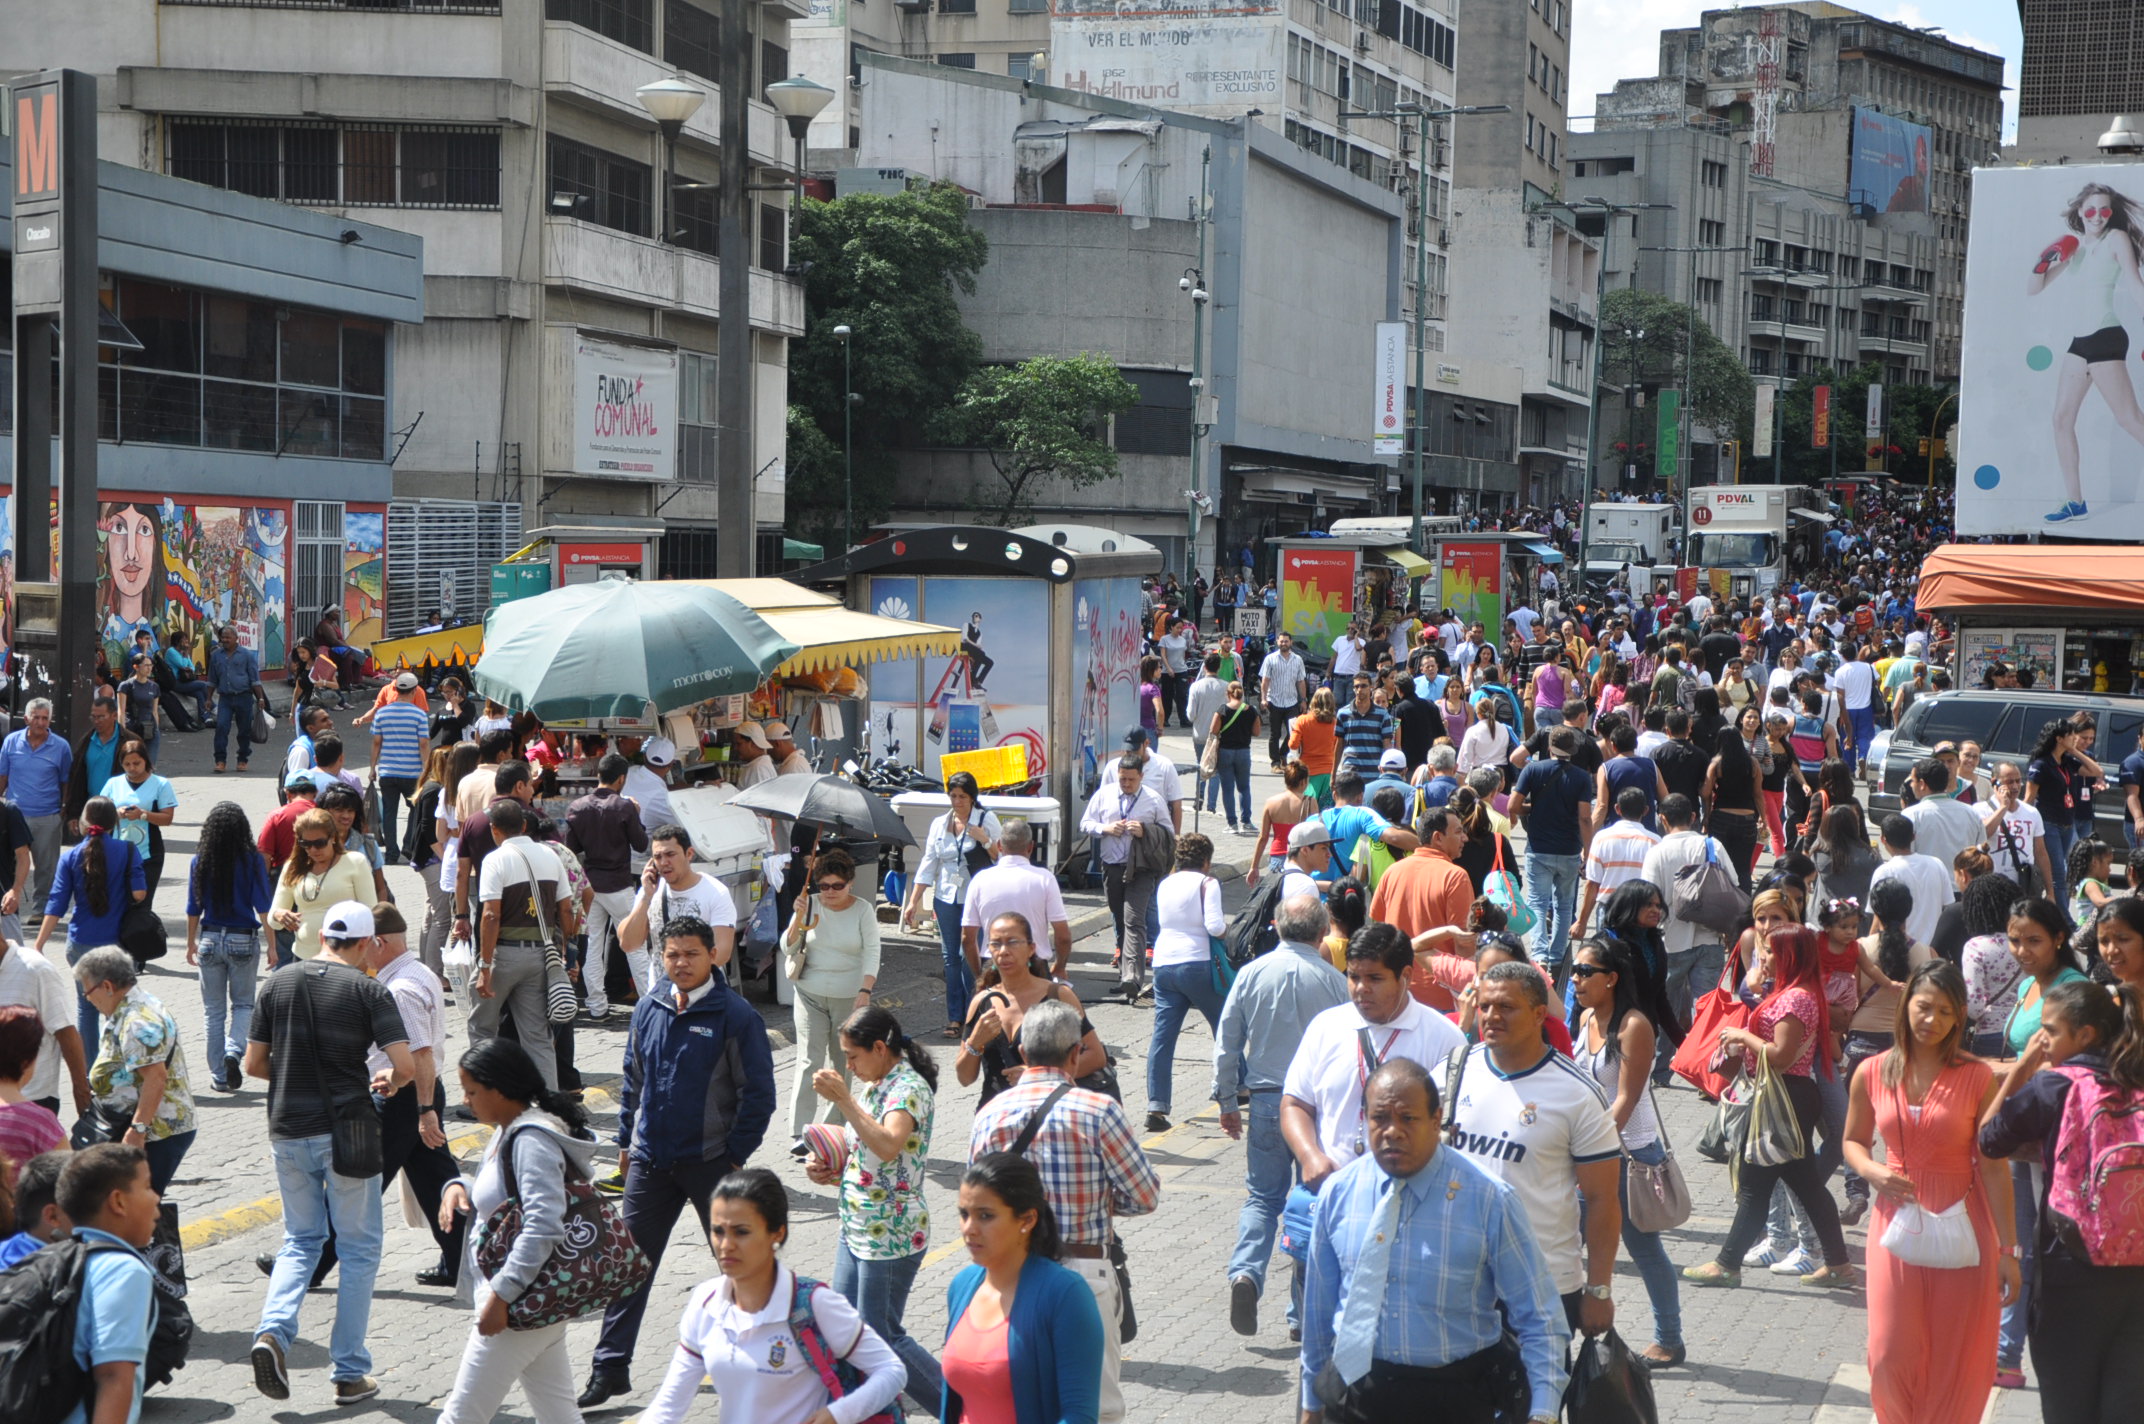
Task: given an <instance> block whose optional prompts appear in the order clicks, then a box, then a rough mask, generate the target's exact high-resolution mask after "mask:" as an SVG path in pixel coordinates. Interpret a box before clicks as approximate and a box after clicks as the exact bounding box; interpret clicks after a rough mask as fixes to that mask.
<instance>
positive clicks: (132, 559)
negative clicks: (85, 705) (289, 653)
mask: <svg viewBox="0 0 2144 1424" xmlns="http://www.w3.org/2000/svg"><path fill="white" fill-rule="evenodd" d="M97 532H98V542H99V544H100V546H101V547H100V554H99V558H98V568H97V606H98V610H99V621H100V625H101V632H102V641H103V644H104V653H105V657H106V658H107V659H108V660H110V662H111V663H112V665H113V666H114V667H115V668H116V667H118V666H119V665H120V660H121V659H122V658H123V656H124V655H125V651H126V648H127V645H128V644H129V643H130V642H131V641H132V640H133V636H134V630H135V629H137V628H147V629H149V630H150V631H151V632H153V633H155V634H156V636H157V640H158V641H159V642H160V643H167V644H168V643H173V642H176V643H178V644H179V645H180V646H182V647H184V648H186V649H187V650H188V651H189V652H190V653H191V654H192V656H193V657H194V658H195V659H196V660H199V659H201V658H203V657H205V656H206V655H207V646H208V643H209V642H210V640H211V638H212V634H213V630H214V629H215V628H216V627H217V626H219V625H221V624H224V623H230V624H232V625H233V626H234V627H235V628H236V629H237V630H238V637H239V641H240V643H242V644H243V645H244V646H246V647H248V648H251V649H252V650H253V651H254V652H256V653H258V654H260V659H261V663H262V665H263V666H265V667H279V666H281V665H282V663H283V655H284V652H285V650H286V648H287V647H288V643H289V639H288V636H287V630H286V628H285V620H286V614H285V612H284V566H285V550H286V549H287V547H288V545H289V534H290V516H289V515H288V514H287V513H286V512H285V511H283V510H281V509H271V508H260V507H250V508H245V507H237V506H231V505H206V504H199V505H196V504H186V505H182V504H177V503H174V502H173V501H171V500H164V501H162V502H161V503H158V502H156V501H151V500H107V501H105V503H104V504H102V505H101V506H99V508H98V513H97Z"/></svg>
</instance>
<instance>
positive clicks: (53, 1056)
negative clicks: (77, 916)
mask: <svg viewBox="0 0 2144 1424" xmlns="http://www.w3.org/2000/svg"><path fill="white" fill-rule="evenodd" d="M7 1004H21V1005H23V1006H24V1007H25V1008H30V1009H35V1010H36V1011H37V1017H38V1018H39V1019H40V1020H41V1021H42V1022H43V1023H44V1026H45V1037H44V1041H43V1042H42V1043H40V1044H39V1045H38V1048H37V1057H36V1059H35V1060H33V1062H32V1065H31V1068H30V1076H29V1077H27V1078H25V1079H23V1080H22V1084H21V1086H22V1095H23V1096H24V1097H25V1098H28V1099H29V1100H30V1101H31V1102H33V1103H41V1104H43V1105H44V1106H45V1107H47V1108H50V1109H51V1110H52V1111H53V1112H54V1113H58V1112H59V1110H60V1068H61V1066H62V1065H64V1066H65V1067H66V1069H67V1079H68V1082H69V1083H71V1084H72V1085H73V1089H74V1092H73V1099H74V1110H75V1113H76V1114H77V1115H78V1116H85V1115H87V1114H88V1112H89V1106H90V1092H89V1060H88V1059H86V1058H84V1057H83V1056H82V1031H81V1029H79V1028H77V1027H76V1026H75V988H74V985H73V984H72V983H71V982H69V980H68V977H67V972H66V971H65V970H63V969H61V968H60V967H59V966H58V965H57V964H54V963H53V962H52V961H51V960H49V959H47V958H45V956H44V955H42V954H40V953H38V952H37V951H36V950H35V949H32V948H31V947H30V946H29V945H26V944H15V943H12V942H10V941H8V940H4V939H0V1005H7ZM210 1047H211V1049H212V1050H213V1051H212V1053H211V1057H210V1061H211V1062H212V1063H214V1064H216V1065H217V1070H216V1071H217V1072H218V1073H219V1074H220V1073H221V1072H222V1071H223V1070H222V1066H221V1065H222V1063H223V1056H222V1055H223V1045H222V1044H220V1043H218V1044H212V1045H210Z"/></svg>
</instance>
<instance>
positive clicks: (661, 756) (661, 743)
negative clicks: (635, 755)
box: [640, 737, 677, 766]
mask: <svg viewBox="0 0 2144 1424" xmlns="http://www.w3.org/2000/svg"><path fill="white" fill-rule="evenodd" d="M640 759H641V760H642V761H644V762H646V763H647V764H648V765H649V766H668V765H670V763H672V762H674V761H676V760H677V743H675V742H673V741H671V740H670V739H669V738H668V737H650V738H648V739H647V740H646V741H644V742H642V743H641V744H640Z"/></svg>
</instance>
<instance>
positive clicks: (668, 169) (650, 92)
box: [633, 79, 707, 242]
mask: <svg viewBox="0 0 2144 1424" xmlns="http://www.w3.org/2000/svg"><path fill="white" fill-rule="evenodd" d="M633 97H634V98H636V99H638V100H639V101H640V107H641V108H643V109H646V110H647V111H648V117H650V118H652V119H654V120H655V127H657V128H658V129H661V130H662V135H663V201H662V210H661V211H660V212H659V213H658V214H657V216H658V218H660V220H661V222H662V230H661V231H660V232H659V233H658V234H657V235H658V236H659V237H661V238H662V240H663V241H664V242H672V241H675V240H676V237H677V212H676V209H677V136H678V135H679V134H681V133H683V132H684V131H685V121H686V120H687V119H689V118H691V117H692V116H693V115H694V114H696V113H698V112H699V111H700V105H702V104H704V103H706V102H707V91H706V90H704V89H701V88H699V87H697V86H695V85H692V84H687V83H686V82H685V81H684V80H682V79H658V80H656V81H655V82H654V83H652V84H643V85H641V86H640V87H639V88H638V89H635V90H634V91H633Z"/></svg>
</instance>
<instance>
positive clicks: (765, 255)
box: [759, 203, 789, 272]
mask: <svg viewBox="0 0 2144 1424" xmlns="http://www.w3.org/2000/svg"><path fill="white" fill-rule="evenodd" d="M788 221H789V214H788V213H787V212H786V211H784V210H783V209H781V208H778V207H776V206H775V205H774V204H772V203H761V204H760V205H759V266H760V270H762V271H766V272H779V271H781V270H782V268H784V267H785V266H787V265H788V262H789V259H788V256H787V248H788V243H789V228H788Z"/></svg>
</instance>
